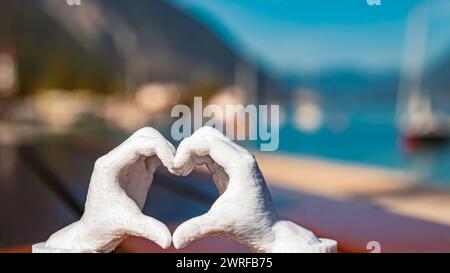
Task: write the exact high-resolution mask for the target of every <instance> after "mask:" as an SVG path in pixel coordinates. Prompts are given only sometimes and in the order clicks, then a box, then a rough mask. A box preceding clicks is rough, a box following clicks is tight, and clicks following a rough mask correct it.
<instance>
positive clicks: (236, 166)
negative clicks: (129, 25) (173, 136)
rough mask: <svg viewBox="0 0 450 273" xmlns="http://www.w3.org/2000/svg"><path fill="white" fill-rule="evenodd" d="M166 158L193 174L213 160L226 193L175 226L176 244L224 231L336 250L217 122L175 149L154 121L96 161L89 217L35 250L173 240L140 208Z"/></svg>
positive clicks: (175, 169)
mask: <svg viewBox="0 0 450 273" xmlns="http://www.w3.org/2000/svg"><path fill="white" fill-rule="evenodd" d="M161 162H162V164H163V165H164V166H165V167H166V168H167V169H168V170H169V171H170V172H172V173H174V174H176V175H183V176H185V175H188V174H189V173H191V172H192V170H193V169H194V168H195V166H196V165H202V164H206V165H207V167H208V169H209V170H210V171H211V173H212V176H213V180H214V182H215V184H216V187H217V188H218V190H219V192H220V193H221V196H220V197H219V198H218V199H217V200H216V201H215V203H214V204H213V205H212V207H211V209H210V210H209V211H208V212H207V213H205V214H203V215H201V216H198V217H195V218H193V219H190V220H188V221H186V222H185V223H183V224H181V225H180V226H179V227H178V228H177V229H176V231H175V232H174V234H173V243H174V245H175V247H176V248H182V247H185V246H187V245H188V244H190V243H191V242H193V241H195V240H198V239H200V238H203V237H205V236H211V235H219V234H222V235H225V236H228V237H230V238H232V239H235V240H237V241H239V242H241V243H243V244H245V245H247V246H248V247H250V248H251V249H252V250H253V251H257V252H336V246H337V244H336V242H335V241H333V240H328V239H318V238H317V237H316V236H315V235H314V234H313V233H312V232H311V231H309V230H307V229H304V228H302V227H300V226H298V225H296V224H294V223H293V222H290V221H284V220H281V219H280V218H279V216H278V215H277V213H276V211H275V208H274V205H273V203H272V198H271V195H270V192H269V190H268V188H267V185H266V182H265V181H264V177H263V176H262V174H261V172H260V170H259V168H258V165H257V163H256V160H255V159H254V157H253V156H252V155H251V154H250V153H249V152H248V151H247V150H245V149H243V148H242V147H240V146H238V145H237V144H235V143H233V142H232V141H231V140H230V139H228V138H226V137H225V136H224V135H223V134H222V133H220V132H219V131H218V130H216V129H214V128H212V127H203V128H201V129H199V130H197V131H196V132H195V133H194V134H193V135H192V136H191V137H189V138H186V139H184V140H183V141H182V142H181V143H180V145H179V147H178V149H177V152H176V155H175V149H174V147H173V146H172V145H171V144H170V143H169V142H168V141H167V140H166V139H165V138H164V137H163V136H162V135H161V134H160V133H159V132H158V131H156V130H155V129H153V128H143V129H141V130H139V131H137V132H136V133H134V134H133V135H132V136H131V137H130V138H129V139H127V140H126V141H125V142H123V143H122V144H121V145H119V146H118V147H117V148H115V149H114V150H112V151H111V152H109V153H108V154H106V155H105V156H103V157H101V158H99V159H98V160H97V161H96V163H95V168H94V171H93V174H92V178H91V183H90V186H89V192H88V197H87V201H86V205H85V212H84V214H83V216H82V218H81V219H80V220H79V221H78V222H75V223H73V224H71V225H69V226H67V227H65V228H63V229H61V230H60V231H58V232H56V233H55V234H53V235H52V236H51V237H50V238H49V239H48V240H47V242H45V243H40V244H36V245H34V246H33V252H110V251H112V250H114V249H115V247H116V246H117V245H119V244H120V243H121V242H122V241H123V240H124V239H125V238H126V237H127V236H128V235H135V236H141V237H144V238H147V239H149V240H152V241H155V242H156V243H157V244H159V245H160V246H161V247H163V248H168V247H169V246H170V243H171V235H170V232H169V230H168V228H167V227H166V226H165V225H164V224H163V223H161V222H159V221H158V220H156V219H154V218H152V217H149V216H145V215H144V214H142V212H141V210H142V208H143V206H144V203H145V200H146V197H147V192H148V190H149V188H150V186H151V184H152V181H153V174H154V172H155V170H156V168H157V167H158V166H159V165H161Z"/></svg>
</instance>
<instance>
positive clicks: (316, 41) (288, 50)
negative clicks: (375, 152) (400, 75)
mask: <svg viewBox="0 0 450 273" xmlns="http://www.w3.org/2000/svg"><path fill="white" fill-rule="evenodd" d="M167 1H169V2H172V3H174V4H175V5H176V6H178V7H179V8H180V9H183V10H185V11H187V12H188V13H190V14H191V15H193V16H194V17H196V18H198V20H200V21H201V22H203V23H205V24H207V25H208V26H209V27H210V28H212V29H213V30H214V31H215V32H216V33H218V34H219V36H221V37H222V39H223V40H225V41H226V42H227V43H228V44H229V45H230V46H232V47H234V48H235V49H237V50H239V51H241V52H242V53H243V54H245V55H246V56H248V57H249V58H253V59H255V60H257V61H258V62H261V63H264V64H266V65H267V66H268V67H270V68H272V69H273V70H275V71H279V72H299V73H305V72H307V73H317V72H320V71H323V70H327V69H335V68H342V67H345V68H356V69H361V70H367V71H384V70H393V69H398V68H399V67H400V63H401V60H402V58H403V48H404V40H405V29H406V24H407V18H408V14H409V12H410V11H411V10H412V9H413V8H414V7H416V6H418V5H419V4H420V3H423V2H427V3H428V2H432V1H433V0H381V6H369V5H368V4H367V2H366V0H339V1H338V0H167ZM443 1H447V0H443ZM449 2H450V1H449ZM449 6H450V5H447V9H446V10H447V11H448V12H441V13H442V14H440V15H439V16H435V15H433V17H432V18H437V19H433V20H432V21H433V22H432V23H431V24H430V29H431V30H432V31H431V32H430V33H429V35H430V37H431V38H432V39H430V40H431V42H430V43H429V46H428V47H429V49H428V51H429V54H430V56H439V54H441V53H442V52H444V51H445V52H447V51H448V50H449V49H450V31H448V29H449V27H450V20H449V19H450V8H448V7H449ZM438 10H439V9H438Z"/></svg>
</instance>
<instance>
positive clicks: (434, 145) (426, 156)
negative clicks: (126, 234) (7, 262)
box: [0, 0, 450, 251]
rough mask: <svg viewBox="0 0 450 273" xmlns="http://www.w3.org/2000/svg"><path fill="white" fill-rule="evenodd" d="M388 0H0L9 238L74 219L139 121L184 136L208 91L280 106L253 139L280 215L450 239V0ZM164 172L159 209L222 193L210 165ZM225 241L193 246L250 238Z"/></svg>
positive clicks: (424, 240) (396, 247) (212, 98)
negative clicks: (96, 167)
mask: <svg viewBox="0 0 450 273" xmlns="http://www.w3.org/2000/svg"><path fill="white" fill-rule="evenodd" d="M380 4H381V5H369V4H368V2H367V1H366V0H346V1H331V0H321V1H312V0H265V1H259V0H240V1H227V0H215V1H202V0H149V1H146V0H133V1H121V0H81V5H79V6H70V5H68V4H67V3H66V1H61V0H32V1H29V0H3V1H2V5H1V7H0V248H10V247H16V246H22V245H29V244H32V243H35V242H38V241H42V240H45V239H46V238H47V237H48V236H49V235H50V234H51V233H53V232H55V231H56V230H57V229H59V228H61V227H63V226H65V225H67V224H68V223H70V222H72V221H74V220H76V219H78V218H79V215H80V213H82V209H83V204H84V201H85V196H86V192H87V186H88V183H89V178H90V173H91V171H92V167H93V163H94V161H95V159H96V158H98V157H99V156H101V155H102V154H104V153H106V152H107V151H109V150H110V149H111V148H112V147H114V146H116V145H117V144H118V143H120V142H121V141H123V140H124V139H125V138H126V137H127V136H128V135H130V134H131V133H132V132H133V131H135V130H136V129H138V128H141V127H143V126H152V127H155V128H157V129H159V130H161V132H163V134H164V135H165V136H166V137H167V138H168V139H169V140H170V141H173V140H172V139H171V136H170V128H171V126H172V123H173V122H174V121H175V119H174V118H171V117H170V110H171V108H172V107H173V106H174V105H177V104H186V105H192V104H193V97H194V96H202V97H203V103H204V105H206V104H211V103H212V104H217V105H220V106H222V107H224V105H226V104H244V105H246V104H257V105H258V104H269V105H270V104H279V105H280V111H281V112H280V124H279V126H280V146H279V149H278V150H277V151H276V152H270V153H258V151H257V150H258V142H257V141H256V142H255V141H249V142H241V143H240V144H242V145H244V146H246V147H247V148H249V149H251V150H253V151H255V153H257V158H258V161H259V162H260V165H261V168H262V170H263V172H264V174H265V175H266V179H267V180H268V182H269V184H270V186H271V188H272V191H273V195H274V199H275V201H276V203H277V207H278V208H279V210H280V211H281V212H282V214H285V215H287V216H289V217H291V219H294V220H296V219H298V221H299V222H300V223H302V224H304V225H306V226H308V227H310V228H311V229H313V230H314V231H315V232H317V233H318V234H321V235H324V236H326V237H331V238H334V239H338V240H339V241H340V242H341V241H342V242H343V244H342V246H341V250H344V251H366V250H367V249H366V243H367V242H368V241H370V240H376V241H379V242H382V244H381V245H382V246H384V249H385V250H386V251H408V250H411V251H414V250H415V251H450V238H449V236H448V234H450V232H449V231H450V194H449V189H450V148H449V147H450V146H449V144H448V138H449V136H450V80H449V79H450V77H449V76H450V32H449V31H448V29H449V27H450V3H449V2H448V1H445V0H408V1H396V0H381V3H380ZM173 142H174V143H175V141H173ZM155 180H156V181H155V187H153V188H152V191H151V193H150V197H149V202H147V206H146V208H145V212H146V213H148V214H151V215H153V216H155V217H157V218H159V219H161V220H163V221H165V222H167V223H169V224H171V225H173V226H176V225H177V224H178V223H180V222H182V221H184V220H186V219H189V218H190V217H193V216H196V215H199V214H200V213H203V212H205V211H207V209H208V207H209V205H210V204H211V203H212V202H213V201H214V200H215V198H216V197H217V192H216V190H215V189H214V186H213V184H212V183H208V182H210V181H209V178H205V177H203V175H202V174H201V171H200V174H198V177H197V176H195V175H194V176H193V177H190V178H186V179H180V178H175V177H171V176H169V175H168V174H167V173H166V172H164V171H160V172H159V173H158V175H157V176H156V179H155ZM197 180H198V181H199V180H204V182H205V183H200V182H198V181H197ZM180 207H182V208H183V209H182V210H180ZM355 210H356V211H355ZM358 217H359V218H358ZM361 217H362V218H361ZM350 222H351V223H353V225H352V226H349V223H350ZM355 222H360V223H361V224H359V225H360V227H358V225H356V226H355V225H354V223H355ZM330 223H333V224H331V225H330ZM336 223H338V224H336ZM361 225H363V226H361ZM171 227H172V226H171ZM351 229H353V230H351ZM349 230H350V231H354V232H353V233H352V232H348V231H349ZM419 230H422V231H423V230H427V231H428V232H427V234H426V235H424V234H423V233H420V234H419ZM388 234H389V235H388ZM402 234H403V235H402ZM445 234H446V235H445ZM396 236H400V237H401V236H403V237H401V238H403V239H398V237H396ZM433 236H434V237H433ZM394 237H395V238H397V240H395V242H393V240H392V238H394ZM411 238H416V239H415V240H416V241H414V240H413V242H411ZM433 238H435V239H436V240H434V241H433ZM218 240H222V241H220V242H221V243H220V244H219V245H220V246H217V244H216V245H212V243H211V242H212V241H205V242H204V243H203V244H202V243H200V244H199V245H197V248H192V249H190V250H191V251H196V250H200V251H205V250H211V251H245V249H242V247H240V246H239V245H235V244H232V243H231V242H229V241H227V240H225V239H218ZM130 245H131V246H128V247H129V248H128V249H132V250H134V251H145V250H149V249H152V248H151V247H150V246H148V245H146V244H144V243H142V242H134V243H133V242H131V243H130ZM136 245H137V246H138V247H137V248H133V247H136ZM149 251H150V250H149Z"/></svg>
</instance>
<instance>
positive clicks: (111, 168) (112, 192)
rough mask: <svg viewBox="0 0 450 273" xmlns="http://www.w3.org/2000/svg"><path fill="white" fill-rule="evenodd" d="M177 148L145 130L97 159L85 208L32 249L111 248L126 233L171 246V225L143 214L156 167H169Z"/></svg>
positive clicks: (106, 249) (72, 249) (107, 249)
mask: <svg viewBox="0 0 450 273" xmlns="http://www.w3.org/2000/svg"><path fill="white" fill-rule="evenodd" d="M174 154H175V149H174V148H173V146H172V144H170V143H169V142H168V141H167V140H166V139H165V138H164V137H163V136H162V135H161V134H160V133H159V132H158V131H156V130H155V129H153V128H144V129H141V130H139V131H137V132H136V133H134V134H133V135H132V136H131V137H130V138H128V139H127V140H126V141H125V142H123V143H122V144H121V145H119V146H118V147H117V148H115V149H114V150H112V151H111V152H109V153H108V154H106V155H105V156H102V157H101V158H99V159H98V160H97V161H96V162H95V167H94V171H93V173H92V177H91V182H90V185H89V191H88V196H87V200H86V204H85V211H84V214H83V216H82V217H81V219H80V220H79V221H78V222H75V223H73V224H71V225H69V226H67V227H65V228H63V229H61V230H60V231H58V232H56V233H55V234H53V235H52V236H51V237H50V238H49V239H48V240H47V242H45V243H40V244H36V245H33V252H111V251H113V250H114V249H115V248H116V247H117V246H118V245H119V244H120V243H121V242H122V241H123V240H124V239H125V238H126V237H127V236H128V235H135V236H140V237H144V238H147V239H149V240H152V241H154V242H155V243H157V244H158V245H160V246H161V247H162V248H168V247H169V246H170V244H171V234H170V231H169V229H168V228H167V227H166V226H165V225H164V224H163V223H161V222H159V221H158V220H156V219H154V218H152V217H149V216H146V215H144V214H142V212H141V210H142V208H143V207H144V204H145V200H146V198H147V193H148V190H149V188H150V186H151V184H152V181H153V174H154V172H155V170H156V168H157V167H158V166H159V165H160V164H161V162H162V164H163V165H164V166H165V167H166V168H168V169H169V170H170V169H172V164H173V157H174Z"/></svg>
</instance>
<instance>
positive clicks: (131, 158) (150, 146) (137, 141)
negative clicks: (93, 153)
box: [97, 127, 175, 174]
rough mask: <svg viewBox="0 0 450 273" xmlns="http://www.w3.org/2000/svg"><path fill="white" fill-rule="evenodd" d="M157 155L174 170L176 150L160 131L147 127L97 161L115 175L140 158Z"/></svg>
mask: <svg viewBox="0 0 450 273" xmlns="http://www.w3.org/2000/svg"><path fill="white" fill-rule="evenodd" d="M155 154H156V155H157V156H158V158H159V159H160V160H161V162H162V163H163V164H164V165H165V166H166V167H167V168H172V166H173V159H174V154H175V148H174V147H173V146H172V144H170V143H169V142H168V141H167V140H166V139H165V138H164V137H163V136H162V135H161V134H160V133H159V132H158V131H156V130H155V129H153V128H149V127H147V128H143V129H141V130H139V131H137V132H136V133H134V134H133V135H132V136H131V137H130V138H128V139H127V140H126V141H124V142H123V143H122V144H120V145H119V146H118V147H117V148H115V149H114V150H112V151H111V152H109V153H108V154H106V155H105V156H103V157H101V158H100V159H99V160H97V163H98V164H99V165H100V166H107V167H108V169H109V171H110V172H113V174H115V173H114V172H115V171H116V172H117V171H119V170H120V169H121V168H123V167H125V166H128V165H131V164H134V163H136V161H137V160H138V159H139V158H140V157H142V156H144V157H151V156H153V155H155Z"/></svg>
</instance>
